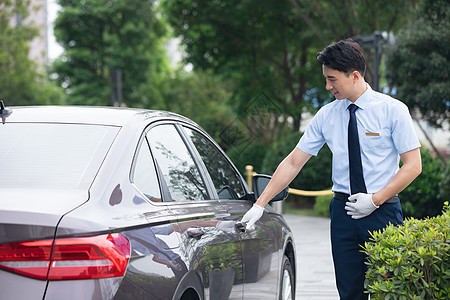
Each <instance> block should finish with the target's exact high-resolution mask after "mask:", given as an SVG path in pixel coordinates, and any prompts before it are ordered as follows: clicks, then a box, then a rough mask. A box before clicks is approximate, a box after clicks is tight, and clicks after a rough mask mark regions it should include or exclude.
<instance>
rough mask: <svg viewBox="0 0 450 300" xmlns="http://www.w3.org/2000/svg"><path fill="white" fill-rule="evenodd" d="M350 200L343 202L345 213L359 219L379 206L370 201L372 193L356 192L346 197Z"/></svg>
mask: <svg viewBox="0 0 450 300" xmlns="http://www.w3.org/2000/svg"><path fill="white" fill-rule="evenodd" d="M348 200H349V201H350V202H347V204H345V210H346V211H347V215H349V216H352V219H361V218H364V217H367V216H368V215H370V214H371V213H373V211H374V210H375V209H377V208H379V206H376V205H375V204H374V203H373V201H372V194H364V193H358V194H354V195H351V196H350V197H348Z"/></svg>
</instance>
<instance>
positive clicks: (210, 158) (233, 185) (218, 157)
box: [185, 127, 245, 199]
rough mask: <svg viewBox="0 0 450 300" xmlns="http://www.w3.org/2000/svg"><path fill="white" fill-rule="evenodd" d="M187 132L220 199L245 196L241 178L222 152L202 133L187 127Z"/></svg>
mask: <svg viewBox="0 0 450 300" xmlns="http://www.w3.org/2000/svg"><path fill="white" fill-rule="evenodd" d="M185 131H186V134H187V135H188V136H189V137H190V138H191V140H192V142H193V143H194V145H195V147H196V148H197V151H198V152H199V153H200V156H201V158H202V160H203V162H204V164H205V166H206V168H207V169H208V172H209V175H210V177H211V179H212V181H213V184H214V187H215V189H216V191H217V194H218V195H219V198H220V199H239V198H241V197H242V196H244V195H245V190H244V189H243V187H242V182H241V180H240V176H239V175H238V174H237V173H236V171H235V169H234V168H233V166H232V165H231V164H230V163H229V161H228V160H227V159H226V158H225V156H224V155H223V154H222V152H220V151H219V149H217V148H216V146H215V145H214V144H213V143H212V142H211V141H210V140H209V139H207V138H206V137H205V136H204V135H203V134H201V133H200V132H198V131H196V130H192V129H190V128H187V127H185Z"/></svg>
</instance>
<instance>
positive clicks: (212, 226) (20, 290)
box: [0, 104, 296, 300]
mask: <svg viewBox="0 0 450 300" xmlns="http://www.w3.org/2000/svg"><path fill="white" fill-rule="evenodd" d="M0 117H1V120H2V123H3V124H2V123H0V298H1V299H6V300H8V299H14V300H20V299H26V300H32V299H45V300H47V299H58V300H59V299H66V300H68V299H212V300H217V299H219V300H220V299H294V295H295V282H296V280H295V269H296V257H295V246H294V241H293V237H292V233H291V230H290V229H289V227H288V225H287V224H286V222H285V220H284V219H283V217H282V216H281V215H280V214H279V213H277V212H276V211H274V210H273V209H272V208H270V207H267V209H266V211H265V212H264V215H263V217H262V218H261V219H260V221H258V222H257V223H256V225H255V226H254V227H253V228H245V224H242V223H240V220H241V219H242V216H243V214H244V213H245V212H247V210H248V209H249V208H250V207H251V206H252V205H253V203H254V201H255V198H256V197H257V196H258V194H257V193H253V192H252V191H251V190H250V189H249V187H248V186H247V184H246V182H245V180H243V178H242V176H241V175H240V174H239V172H238V170H237V169H236V168H235V166H234V165H233V164H232V162H231V161H230V160H229V158H228V157H227V156H226V155H225V153H224V152H223V151H222V150H221V149H220V147H219V146H218V145H217V144H216V143H215V142H214V140H213V139H212V138H211V137H210V136H209V135H208V134H207V133H206V132H205V131H204V130H203V129H202V128H200V127H199V126H198V125H197V124H196V123H194V122H193V121H191V120H189V119H187V118H185V117H183V116H180V115H177V114H174V113H170V112H164V111H151V110H143V109H130V108H112V107H110V108H106V107H67V106H66V107H64V106H40V107H39V106H36V107H9V108H8V107H4V106H3V104H2V107H1V109H0ZM268 178H270V177H268V176H258V175H257V176H255V177H254V183H253V184H254V185H255V186H256V187H258V190H261V189H263V188H264V186H265V185H266V184H267V181H268V180H269V179H268ZM258 193H259V192H258ZM285 196H286V191H284V192H283V193H280V195H277V196H276V197H275V198H274V201H275V200H282V199H284V198H285Z"/></svg>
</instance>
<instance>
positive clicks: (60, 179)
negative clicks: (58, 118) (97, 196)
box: [0, 123, 120, 189]
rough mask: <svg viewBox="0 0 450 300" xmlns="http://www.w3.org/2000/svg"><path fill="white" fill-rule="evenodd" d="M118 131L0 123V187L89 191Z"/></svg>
mask: <svg viewBox="0 0 450 300" xmlns="http://www.w3.org/2000/svg"><path fill="white" fill-rule="evenodd" d="M119 129H120V128H119V127H111V126H99V125H82V124H40V123H39V124H38V123H6V124H0V188H64V189H65V188H68V189H72V188H75V189H76V188H87V187H88V186H89V185H90V183H91V182H92V180H93V179H94V176H95V174H96V173H97V171H98V169H99V167H100V165H101V163H102V161H103V159H104V157H105V155H106V153H107V151H108V149H109V147H110V146H111V144H112V142H113V140H114V137H115V136H116V134H117V132H118V131H119Z"/></svg>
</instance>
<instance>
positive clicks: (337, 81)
mask: <svg viewBox="0 0 450 300" xmlns="http://www.w3.org/2000/svg"><path fill="white" fill-rule="evenodd" d="M322 72H323V76H325V79H326V89H327V90H329V91H330V92H331V93H333V95H334V96H335V97H336V99H338V100H342V99H345V98H347V99H348V100H350V101H352V102H354V101H356V99H358V97H359V96H360V95H359V94H358V91H357V85H356V82H357V78H358V75H359V73H358V74H355V72H356V73H357V71H353V72H352V73H350V75H349V76H347V75H346V74H345V73H344V72H341V71H338V70H335V69H331V68H329V67H327V66H325V65H322Z"/></svg>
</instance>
